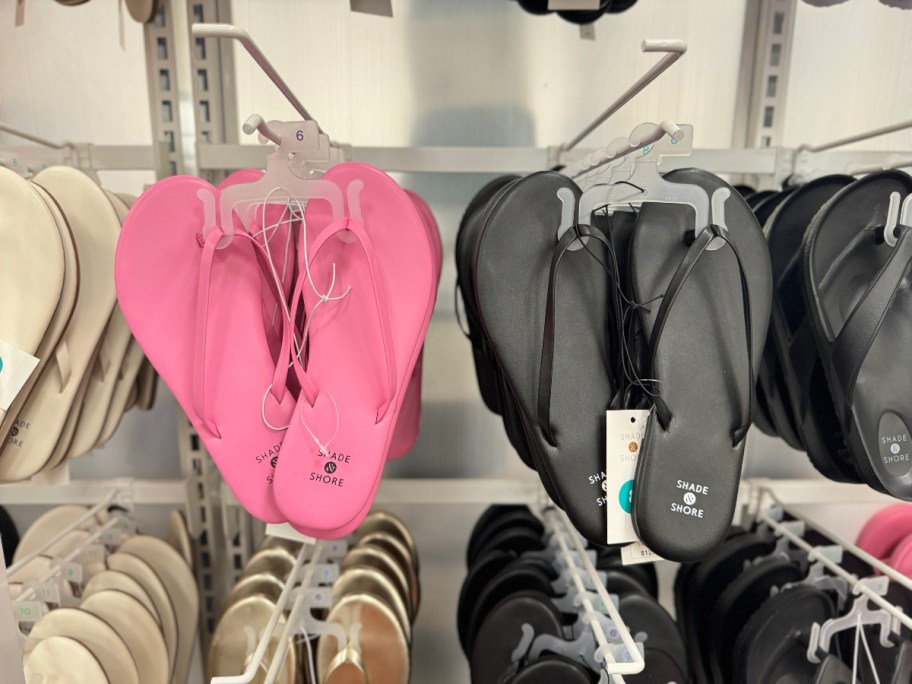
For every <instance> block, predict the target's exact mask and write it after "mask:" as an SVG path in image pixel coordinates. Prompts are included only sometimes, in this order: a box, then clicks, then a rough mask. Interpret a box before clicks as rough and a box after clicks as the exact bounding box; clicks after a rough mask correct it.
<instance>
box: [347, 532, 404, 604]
mask: <svg viewBox="0 0 912 684" xmlns="http://www.w3.org/2000/svg"><path fill="white" fill-rule="evenodd" d="M361 566H363V567H368V568H373V569H374V570H377V571H379V572H382V573H383V574H384V575H385V576H386V578H387V579H388V580H389V581H390V582H392V583H393V586H395V587H396V591H397V592H398V593H399V597H400V598H401V599H402V603H403V604H404V605H405V608H406V611H407V614H408V619H409V622H413V621H414V619H415V611H414V609H413V608H412V595H411V588H410V587H409V583H408V580H407V579H406V577H405V573H404V572H402V568H400V567H399V565H398V564H397V563H396V560H395V559H394V558H393V557H392V556H391V555H390V554H389V553H387V552H386V551H384V550H383V549H381V548H379V547H376V546H370V545H369V544H358V545H357V546H353V547H352V548H350V549H349V550H348V553H346V554H345V558H343V559H342V562H341V563H339V568H340V570H341V571H342V572H344V571H346V570H348V569H349V568H355V567H361Z"/></svg>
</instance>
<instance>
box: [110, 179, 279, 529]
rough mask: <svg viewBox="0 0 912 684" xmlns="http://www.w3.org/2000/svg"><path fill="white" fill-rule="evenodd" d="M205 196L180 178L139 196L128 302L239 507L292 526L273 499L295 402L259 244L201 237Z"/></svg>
mask: <svg viewBox="0 0 912 684" xmlns="http://www.w3.org/2000/svg"><path fill="white" fill-rule="evenodd" d="M198 193H203V194H209V195H213V196H215V197H216V198H217V196H218V191H217V190H216V189H215V188H214V187H212V186H211V185H209V184H208V183H206V182H204V181H201V180H199V179H196V178H190V177H185V176H177V177H172V178H167V179H165V180H163V181H160V182H159V183H156V184H155V185H154V186H153V187H152V188H150V189H149V190H148V191H146V193H144V194H143V196H142V197H140V198H139V199H138V200H137V202H136V204H135V205H134V206H133V208H132V209H131V211H130V214H129V216H128V217H127V220H126V222H125V224H124V227H123V230H122V233H121V238H120V242H119V244H118V246H117V264H116V282H117V293H118V297H119V299H120V305H121V308H122V310H123V313H124V317H125V318H126V320H127V322H128V323H129V324H130V327H131V329H132V331H133V334H134V336H135V337H136V339H137V341H138V342H139V344H140V345H141V346H142V348H143V350H145V352H146V355H147V357H148V358H149V360H150V361H151V362H152V364H153V365H154V366H155V367H156V370H158V372H159V373H160V374H161V376H162V378H163V379H164V381H165V382H166V383H167V384H168V386H169V387H170V389H171V391H172V393H173V394H174V396H175V398H176V399H177V401H178V403H179V404H180V405H181V407H182V408H183V409H184V412H185V413H186V414H187V415H188V417H189V418H190V421H191V422H192V423H193V426H194V428H195V429H196V431H197V432H198V433H199V435H200V438H201V439H202V440H203V443H204V444H205V445H206V448H207V450H208V451H209V453H210V454H211V455H212V458H213V460H214V461H215V463H216V465H217V466H218V467H219V470H220V471H221V472H222V475H223V477H224V478H225V481H226V483H227V484H228V486H229V487H230V488H231V489H232V491H233V492H234V494H235V496H237V498H238V500H239V501H240V502H241V504H242V505H243V506H244V507H245V508H246V509H247V510H248V511H249V512H250V513H251V514H253V515H254V516H256V517H258V518H260V519H261V520H264V521H267V522H284V521H285V517H284V516H283V515H282V514H281V513H280V512H279V510H278V508H277V507H276V505H275V502H274V500H273V495H272V480H273V477H274V468H275V462H276V460H277V457H278V454H279V451H280V450H281V449H282V437H283V432H282V430H275V429H272V428H271V427H269V426H270V425H271V426H273V427H276V428H283V427H284V426H285V425H287V424H288V421H289V419H290V416H291V413H292V410H293V408H294V398H293V397H292V396H291V394H290V393H289V392H287V391H284V390H285V388H284V387H282V388H271V387H270V385H271V384H272V381H273V378H274V376H275V372H276V365H275V361H274V359H273V356H272V353H271V351H270V348H269V342H268V339H267V329H266V326H265V321H264V313H263V295H262V283H263V275H262V271H261V267H260V264H259V261H258V259H257V257H256V254H255V250H256V249H257V248H256V247H255V246H254V244H253V242H252V240H251V239H250V238H249V237H244V236H243V235H242V234H240V233H236V234H235V237H234V238H233V239H232V240H231V241H230V243H229V244H228V245H227V246H225V247H224V248H215V244H214V242H213V241H214V240H218V238H219V234H221V231H220V230H219V229H218V228H215V229H213V230H212V232H211V233H210V235H209V238H208V240H207V239H206V238H203V236H202V231H203V204H202V201H201V200H200V197H199V195H198ZM216 203H217V201H216ZM222 220H223V221H224V220H226V219H225V218H224V217H223V219H222ZM210 243H212V244H210Z"/></svg>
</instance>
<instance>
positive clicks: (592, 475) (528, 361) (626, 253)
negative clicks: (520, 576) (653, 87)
mask: <svg viewBox="0 0 912 684" xmlns="http://www.w3.org/2000/svg"><path fill="white" fill-rule="evenodd" d="M665 180H666V181H670V182H672V183H682V184H689V185H696V186H699V187H700V188H702V189H703V190H705V191H706V193H707V195H709V196H712V195H713V193H714V192H716V191H718V190H720V189H722V190H728V191H729V192H730V196H729V198H728V199H727V201H726V202H725V205H724V209H725V223H726V225H725V227H721V226H707V227H700V228H701V230H700V231H699V233H697V231H696V230H695V226H694V214H693V211H692V210H691V209H690V207H687V206H683V205H676V204H654V203H647V204H645V205H644V206H643V207H642V209H641V210H640V211H639V212H638V213H637V214H633V213H625V212H615V213H614V214H613V215H612V216H611V217H608V216H607V215H598V214H596V215H594V216H595V218H594V221H593V223H595V225H581V224H579V223H578V222H577V224H576V225H574V226H572V227H571V228H570V230H567V231H566V232H565V233H563V234H562V235H558V226H560V225H561V219H562V212H563V208H564V205H565V203H567V202H573V203H575V204H577V205H578V204H579V200H580V197H581V194H582V193H581V190H580V188H579V187H578V186H577V185H576V184H575V183H574V182H573V181H572V180H570V179H568V178H567V177H565V176H562V175H561V174H559V173H556V172H542V173H537V174H532V175H531V176H527V177H525V178H518V177H516V176H510V177H503V178H499V179H497V180H495V181H492V182H491V183H490V184H489V185H487V186H486V187H485V188H483V189H482V190H481V191H480V192H479V193H478V194H477V195H476V197H475V198H474V199H473V201H472V203H471V204H470V205H469V208H468V209H467V211H466V213H465V215H464V217H463V221H462V224H461V226H460V231H459V235H458V238H457V245H456V260H457V271H458V278H459V280H458V286H459V288H460V290H461V292H462V299H463V302H464V306H465V313H466V319H467V323H468V332H467V334H468V336H469V339H470V340H471V342H472V348H473V353H474V356H475V368H476V373H477V376H478V383H479V387H480V390H481V395H482V398H483V399H484V401H485V404H486V405H487V406H488V407H489V408H490V409H491V410H492V411H494V412H496V413H499V414H501V415H502V416H503V420H504V425H505V428H506V431H507V434H508V436H509V438H510V441H511V443H512V444H513V446H514V447H515V448H516V450H517V452H518V453H519V455H520V457H521V458H522V459H523V461H524V462H525V463H526V464H527V465H529V466H530V467H532V468H534V469H535V470H537V471H538V474H539V476H540V478H541V481H542V484H543V485H544V487H545V489H546V490H547V492H548V494H549V495H550V496H551V498H552V499H553V500H554V502H555V503H557V504H558V505H559V506H561V507H562V508H564V510H565V511H566V512H567V515H568V516H569V517H570V520H571V521H572V522H573V524H574V525H575V526H576V528H577V529H578V530H579V531H580V532H581V533H582V534H583V535H584V536H585V537H586V538H587V539H588V540H589V541H590V542H592V543H594V544H600V545H604V544H605V542H606V537H607V533H606V518H607V514H606V508H605V505H604V504H605V498H604V497H605V491H604V490H603V482H604V478H605V475H604V470H605V463H606V435H605V430H606V413H605V412H606V411H607V410H611V409H630V408H641V409H650V410H651V413H650V417H649V420H648V424H647V429H646V433H645V436H644V439H643V442H642V446H641V448H640V451H639V459H638V462H637V470H636V477H635V483H634V485H633V496H632V515H633V522H634V526H635V528H636V530H637V533H638V535H639V537H640V538H641V539H642V540H643V541H644V542H645V543H646V544H647V545H649V547H650V548H652V549H653V551H655V552H656V553H657V554H659V555H660V556H662V557H665V558H669V559H673V560H678V561H694V560H697V559H699V558H701V557H702V556H704V555H705V554H706V553H708V552H709V551H711V550H712V549H713V548H714V547H715V546H716V545H718V544H719V543H720V542H721V541H722V540H723V539H724V537H725V534H726V532H727V530H728V528H729V525H730V524H731V519H732V515H733V512H734V506H735V500H736V496H737V491H738V485H739V480H740V475H741V463H742V458H743V454H744V438H745V434H746V432H747V428H748V427H749V424H750V415H751V403H752V397H753V386H754V377H755V374H756V372H757V370H758V367H759V363H760V355H761V354H760V352H761V350H762V347H763V342H764V340H765V338H766V329H767V325H768V321H769V309H770V265H769V253H768V251H767V248H766V243H765V241H764V238H763V233H762V231H761V230H760V226H759V225H758V224H757V220H756V219H755V218H754V215H753V213H752V212H751V210H750V208H749V207H748V206H747V204H746V203H745V202H744V200H743V199H742V198H741V197H740V195H738V194H737V193H735V192H733V191H732V190H731V188H730V186H728V185H727V184H726V183H725V182H724V181H722V180H721V179H719V178H718V177H716V176H714V175H712V174H710V173H707V172H705V171H701V170H699V169H682V170H677V171H673V172H671V173H668V174H666V176H665ZM704 228H705V229H704ZM685 509H686V510H685ZM694 511H696V512H697V513H696V514H694Z"/></svg>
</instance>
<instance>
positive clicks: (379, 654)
mask: <svg viewBox="0 0 912 684" xmlns="http://www.w3.org/2000/svg"><path fill="white" fill-rule="evenodd" d="M327 621H328V622H335V623H338V624H340V625H342V627H344V628H345V630H346V632H348V629H349V628H350V627H351V626H352V625H353V624H355V623H356V622H357V623H360V624H361V631H360V632H359V634H358V642H359V652H360V655H361V660H362V661H363V664H364V671H365V672H366V673H367V681H368V682H370V684H408V681H409V675H410V669H411V662H410V656H409V647H408V641H406V638H405V635H404V634H403V633H402V629H401V627H400V626H399V622H398V620H397V619H396V616H395V615H394V614H393V611H392V610H390V608H389V606H387V605H386V604H385V603H384V602H383V601H381V600H380V599H378V598H377V597H376V596H371V595H369V594H351V595H349V596H345V597H343V598H342V599H340V600H339V601H338V602H337V603H336V604H335V605H333V607H332V610H330V612H329V617H328V618H327ZM338 652H339V649H338V645H337V643H336V640H335V639H333V638H321V639H320V643H319V644H318V645H317V681H319V682H325V681H326V677H327V674H328V673H329V671H330V666H331V665H332V663H333V661H334V660H335V658H336V655H337V653H338Z"/></svg>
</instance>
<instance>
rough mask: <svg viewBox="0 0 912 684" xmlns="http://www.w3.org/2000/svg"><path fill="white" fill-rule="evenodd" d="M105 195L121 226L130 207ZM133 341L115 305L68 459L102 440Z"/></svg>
mask: <svg viewBox="0 0 912 684" xmlns="http://www.w3.org/2000/svg"><path fill="white" fill-rule="evenodd" d="M104 193H105V194H106V195H107V196H108V200H110V202H111V205H112V206H113V207H114V212H115V213H116V214H117V221H118V223H119V224H120V225H123V222H124V220H126V218H127V212H128V211H129V207H128V206H127V205H126V204H124V202H123V200H121V199H120V198H119V197H118V196H117V195H115V194H113V193H111V192H108V191H107V190H105V191H104ZM132 339H133V335H132V334H131V333H130V326H128V325H127V321H126V319H125V318H124V317H123V313H121V311H120V307H119V306H117V305H116V304H115V305H114V310H113V311H112V312H111V317H110V318H109V319H108V325H107V327H106V328H105V332H104V335H103V337H102V339H101V345H100V346H99V349H98V354H97V355H96V357H95V363H94V364H93V370H92V372H91V373H89V374H88V378H89V382H88V387H87V388H86V392H85V397H84V398H83V401H82V411H81V412H80V415H79V423H78V425H77V426H76V432H75V433H74V434H73V439H72V441H71V443H70V446H69V448H68V450H67V457H68V458H76V457H78V456H83V455H85V454H87V453H89V452H90V451H91V450H92V449H93V448H94V447H95V443H96V442H97V441H98V438H99V437H101V434H102V431H103V429H104V425H105V420H106V419H107V416H108V410H109V408H110V406H111V401H112V399H113V397H114V391H115V389H116V387H117V382H118V380H119V379H120V377H121V368H122V366H123V362H124V358H125V357H126V355H127V350H128V348H129V345H130V341H131V340H132Z"/></svg>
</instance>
